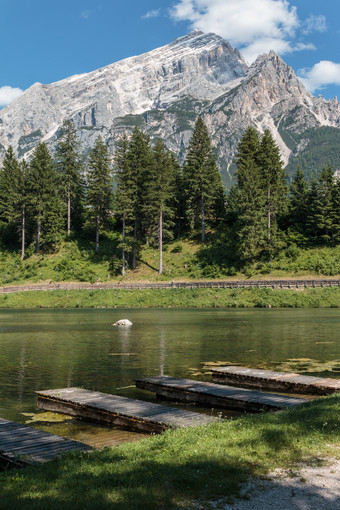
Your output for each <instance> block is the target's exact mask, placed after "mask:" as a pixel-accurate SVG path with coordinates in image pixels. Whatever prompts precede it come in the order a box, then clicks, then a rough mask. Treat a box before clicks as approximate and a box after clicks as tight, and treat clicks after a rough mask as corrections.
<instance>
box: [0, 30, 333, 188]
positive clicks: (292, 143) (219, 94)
mask: <svg viewBox="0 0 340 510" xmlns="http://www.w3.org/2000/svg"><path fill="white" fill-rule="evenodd" d="M199 114H200V115H202V116H203V117H204V120H205V122H206V124H207V125H208V127H209V130H210V133H211V135H212V137H213V141H214V144H215V146H216V149H217V153H218V158H219V163H220V166H221V171H222V176H223V178H224V181H225V183H226V184H227V185H228V184H229V182H230V181H231V180H232V176H233V172H234V169H233V165H232V160H233V156H234V153H235V150H236V147H237V144H238V141H239V139H240V137H241V136H242V133H243V132H244V130H245V129H246V128H247V127H248V126H249V125H253V126H254V127H256V129H258V130H259V132H263V130H264V129H266V128H269V129H270V130H271V132H272V134H273V136H274V138H275V139H276V141H277V143H278V145H279V146H280V148H281V152H282V157H283V160H284V162H285V163H286V164H288V169H289V170H290V172H293V171H294V169H295V167H296V164H297V162H298V161H299V160H301V158H302V160H301V161H304V164H305V166H306V167H307V166H308V165H310V164H313V161H315V155H314V159H313V157H312V159H311V158H310V156H309V155H310V154H315V144H316V143H317V142H316V141H317V140H319V139H320V136H319V135H318V133H319V131H320V130H322V131H323V133H327V134H329V138H327V136H326V135H325V134H324V136H322V137H321V138H322V140H323V148H324V151H323V152H322V151H321V152H322V153H323V154H324V155H325V157H326V156H327V157H328V160H331V161H333V163H334V164H335V165H336V166H337V162H339V166H340V156H339V151H338V150H337V147H338V140H339V142H340V136H339V135H340V129H339V128H340V105H339V103H338V102H337V100H336V99H335V100H333V101H325V100H324V99H323V98H321V97H319V98H315V97H314V96H312V95H311V94H310V93H308V92H307V91H306V89H305V88H304V86H303V85H302V83H301V82H300V81H299V80H298V79H297V77H296V76H295V74H294V71H293V70H292V69H291V68H290V67H289V66H288V65H287V64H285V62H284V61H283V60H282V58H281V57H279V56H278V55H276V54H275V53H274V52H270V53H269V54H268V55H267V54H265V55H262V56H260V57H258V59H257V60H256V62H254V64H252V66H250V67H249V66H248V64H247V63H246V62H245V60H244V59H243V58H242V56H241V55H240V53H239V51H238V50H237V49H233V48H232V47H231V46H230V44H229V43H227V42H226V41H224V40H223V39H222V38H221V37H219V36H217V35H215V34H203V33H202V32H198V31H194V32H191V33H190V34H188V35H186V36H184V37H181V38H179V39H176V40H175V41H174V42H172V43H170V44H168V45H166V46H163V47H162V48H158V49H155V50H153V51H151V52H149V53H145V54H143V55H138V56H135V57H131V58H128V59H125V60H122V61H120V62H116V63H114V64H111V65H109V66H107V67H104V68H102V69H99V70H97V71H93V72H91V73H88V74H82V75H76V76H72V77H70V78H67V79H65V80H62V81H60V82H57V83H52V84H50V85H42V84H39V83H37V84H35V85H33V86H32V87H30V88H29V89H28V90H27V91H26V92H25V93H24V94H23V95H22V96H20V97H19V98H17V99H16V100H15V101H13V102H12V103H11V104H10V105H9V106H8V107H7V108H5V109H3V110H2V111H0V151H1V149H2V152H3V151H4V150H5V149H6V148H7V147H8V146H9V145H12V146H13V147H14V148H15V150H16V151H17V154H18V155H19V156H20V157H23V156H27V155H29V153H30V151H31V150H32V149H33V148H34V146H35V145H36V143H37V142H38V141H39V140H41V139H42V140H45V141H47V142H48V143H49V144H50V145H51V147H53V146H54V144H55V142H56V139H57V136H58V134H59V130H60V127H61V125H62V122H63V120H64V119H71V120H72V121H73V122H74V124H75V126H76V128H77V132H78V135H79V138H80V140H81V144H82V147H83V150H84V151H85V152H86V151H87V150H88V149H89V148H90V147H91V146H92V145H93V143H94V140H95V138H96V137H97V136H98V134H101V135H102V136H103V138H104V139H105V140H106V141H107V143H108V146H109V148H110V150H112V151H113V150H114V146H115V143H116V141H117V139H118V138H119V136H120V135H121V134H122V133H124V132H129V131H131V129H132V128H133V127H134V125H136V124H137V125H139V126H140V127H141V128H142V129H144V130H146V131H147V132H148V133H149V134H150V136H151V137H152V138H153V139H155V138H157V137H161V138H163V139H164V140H165V142H166V144H167V145H168V147H169V148H171V149H172V150H174V151H175V152H176V153H179V154H180V156H181V157H184V154H185V150H186V147H187V145H188V141H189V139H190V136H191V131H192V127H193V124H194V122H195V119H196V118H197V115H199ZM303 158H304V159H303ZM337 158H338V159H337ZM319 159H320V158H319ZM328 160H327V162H326V163H328ZM318 163H321V160H320V161H319V160H318ZM302 166H303V165H302ZM306 172H307V168H306ZM307 173H308V172H307Z"/></svg>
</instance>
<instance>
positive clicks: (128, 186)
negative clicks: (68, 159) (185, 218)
mask: <svg viewBox="0 0 340 510" xmlns="http://www.w3.org/2000/svg"><path fill="white" fill-rule="evenodd" d="M128 151H129V140H128V138H127V136H126V135H123V136H122V137H121V138H120V139H119V140H118V142H117V146H116V152H115V169H116V185H117V186H116V191H115V211H116V215H117V216H118V218H120V219H121V222H122V240H121V243H120V248H121V250H122V275H123V276H124V275H125V273H126V270H127V265H128V264H127V253H129V252H130V251H131V248H132V245H133V239H131V232H132V230H133V227H132V224H133V220H134V211H135V208H136V204H135V201H136V199H137V187H136V186H135V184H136V183H135V181H134V179H133V175H132V173H131V169H130V165H129V157H128Z"/></svg>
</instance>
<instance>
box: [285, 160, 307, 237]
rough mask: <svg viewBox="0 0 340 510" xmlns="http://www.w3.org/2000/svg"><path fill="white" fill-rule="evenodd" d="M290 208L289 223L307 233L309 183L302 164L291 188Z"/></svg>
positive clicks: (297, 229)
mask: <svg viewBox="0 0 340 510" xmlns="http://www.w3.org/2000/svg"><path fill="white" fill-rule="evenodd" d="M288 209H289V223H290V224H291V225H292V227H293V229H294V230H296V231H297V232H299V233H300V234H305V232H306V221H307V217H308V185H307V182H306V180H305V177H304V174H303V172H302V170H301V168H300V166H299V167H298V168H297V171H296V175H295V177H294V179H293V181H292V183H291V185H290V188H289V207H288Z"/></svg>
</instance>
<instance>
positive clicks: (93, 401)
mask: <svg viewBox="0 0 340 510" xmlns="http://www.w3.org/2000/svg"><path fill="white" fill-rule="evenodd" d="M36 393H37V395H38V401H37V404H38V407H39V408H40V409H45V410H48V411H54V412H60V413H65V414H69V415H71V416H77V417H79V418H86V419H90V420H96V421H99V422H102V423H107V424H109V425H116V426H119V427H122V428H128V429H130V430H136V431H143V432H149V433H160V432H163V431H164V430H166V429H168V428H177V427H190V426H194V425H204V424H206V423H209V422H211V421H213V420H216V418H214V417H212V416H207V415H204V414H199V413H192V412H190V411H185V410H181V409H175V408H172V407H166V406H162V405H159V404H154V403H151V402H145V401H142V400H135V399H130V398H126V397H120V396H117V395H109V394H107V393H100V392H96V391H89V390H84V389H81V388H62V389H58V390H45V391H37V392H36Z"/></svg>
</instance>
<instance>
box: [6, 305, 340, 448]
mask: <svg viewBox="0 0 340 510" xmlns="http://www.w3.org/2000/svg"><path fill="white" fill-rule="evenodd" d="M125 318H127V319H129V320H130V321H132V323H133V326H131V327H129V328H124V327H120V328H118V327H113V326H112V324H113V323H114V322H115V321H116V320H118V319H125ZM339 333H340V312H339V310H337V309H326V310H325V309H322V310H321V309H318V310H310V309H308V310H304V309H302V310H301V309H299V310H295V309H285V310H274V309H265V310H263V309H252V310H249V309H237V310H217V311H216V310H196V309H195V310H150V309H147V310H144V309H143V310H142V309H139V310H135V309H134V310H118V309H114V310H83V309H81V310H44V309H43V310H29V311H27V310H13V311H11V310H0V367H1V371H0V417H2V418H6V419H9V420H14V421H17V422H27V421H30V419H31V418H33V419H36V418H37V411H36V398H35V393H34V392H35V390H43V389H49V388H63V387H66V386H81V387H84V388H87V389H93V390H98V391H103V392H107V393H114V394H119V395H123V396H127V397H132V398H142V399H149V400H150V399H153V396H152V395H151V394H150V393H144V392H143V391H142V390H137V389H136V388H134V378H135V377H143V376H153V375H163V374H164V375H171V376H176V377H189V378H194V379H200V380H209V374H207V373H206V372H207V370H209V366H211V364H227V363H233V364H234V363H235V364H239V365H242V366H249V367H253V368H266V369H269V370H270V369H271V370H274V369H278V370H284V371H298V372H300V373H305V374H310V375H320V376H329V377H335V378H340V334H339ZM23 413H24V414H23ZM34 426H36V427H39V428H43V429H44V430H49V431H50V432H54V433H57V434H58V433H59V434H63V435H67V436H69V437H75V438H77V439H79V440H82V439H83V440H86V435H87V434H90V435H91V434H94V435H96V437H97V436H98V437H99V436H100V435H101V434H104V435H105V434H106V433H107V430H106V429H105V428H102V427H97V428H96V427H95V428H91V427H90V428H88V426H87V425H86V424H83V423H80V422H79V421H78V420H70V421H64V422H63V423H44V422H36V423H35V424H34ZM135 436H136V437H135ZM84 438H85V439H84ZM135 438H137V435H134V434H132V433H125V432H124V433H123V432H119V433H118V432H116V436H115V438H113V439H112V441H113V443H112V444H114V443H115V441H116V442H118V443H119V441H124V440H133V439H135Z"/></svg>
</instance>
